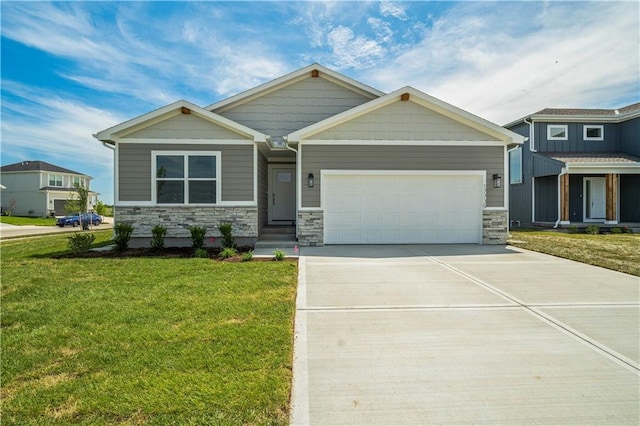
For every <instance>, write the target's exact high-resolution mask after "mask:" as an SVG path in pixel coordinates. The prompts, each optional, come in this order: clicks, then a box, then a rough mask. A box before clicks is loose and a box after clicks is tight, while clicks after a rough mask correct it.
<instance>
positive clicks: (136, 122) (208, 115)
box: [95, 100, 266, 142]
mask: <svg viewBox="0 0 640 426" xmlns="http://www.w3.org/2000/svg"><path fill="white" fill-rule="evenodd" d="M182 108H188V109H189V110H190V111H191V113H193V114H194V115H197V116H198V117H200V118H202V119H204V120H207V121H210V122H212V123H214V124H216V125H219V126H221V127H224V128H226V129H228V130H230V131H232V132H235V133H238V134H240V135H242V136H246V137H249V138H253V140H254V141H255V142H264V141H266V135H264V134H263V133H260V132H258V131H256V130H253V129H251V128H249V127H247V126H244V125H242V124H240V123H236V122H235V121H233V120H229V119H228V118H226V117H223V116H221V115H218V114H215V113H213V112H211V111H207V110H206V109H204V108H201V107H199V106H197V105H195V104H192V103H191V102H188V101H185V100H179V101H176V102H174V103H172V104H169V105H166V106H164V107H162V108H159V109H157V110H155V111H151V112H149V113H147V114H144V115H141V116H139V117H136V118H134V119H131V120H129V121H125V122H124V123H120V124H118V125H117V126H114V127H110V128H108V129H106V130H103V131H101V132H98V133H97V134H96V135H95V137H96V138H97V139H98V140H101V141H103V142H114V141H115V140H116V139H117V138H119V137H120V138H121V137H123V136H126V135H127V134H130V133H132V132H135V131H137V130H140V129H143V128H145V127H147V126H150V125H152V124H155V123H157V122H159V121H162V120H166V119H167V118H171V117H174V116H176V115H178V114H180V113H181V111H182Z"/></svg>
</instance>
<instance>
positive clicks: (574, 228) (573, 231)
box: [569, 226, 578, 234]
mask: <svg viewBox="0 0 640 426" xmlns="http://www.w3.org/2000/svg"><path fill="white" fill-rule="evenodd" d="M569 233H570V234H577V233H578V227H577V226H570V227H569Z"/></svg>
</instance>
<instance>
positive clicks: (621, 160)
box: [544, 152, 640, 164]
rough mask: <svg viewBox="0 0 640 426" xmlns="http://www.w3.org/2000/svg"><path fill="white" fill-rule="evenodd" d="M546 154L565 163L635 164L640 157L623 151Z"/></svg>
mask: <svg viewBox="0 0 640 426" xmlns="http://www.w3.org/2000/svg"><path fill="white" fill-rule="evenodd" d="M544 155H546V156H547V157H551V158H553V159H554V160H558V161H562V162H563V163H574V164H575V163H589V164H591V163H607V164H614V163H615V164H634V163H640V158H638V157H634V156H633V155H629V154H625V153H623V152H545V153H544Z"/></svg>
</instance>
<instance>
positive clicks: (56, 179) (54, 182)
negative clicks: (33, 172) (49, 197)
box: [49, 174, 62, 188]
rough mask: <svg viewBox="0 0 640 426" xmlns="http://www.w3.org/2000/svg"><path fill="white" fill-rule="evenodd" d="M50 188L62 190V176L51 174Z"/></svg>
mask: <svg viewBox="0 0 640 426" xmlns="http://www.w3.org/2000/svg"><path fill="white" fill-rule="evenodd" d="M49 186H57V187H59V188H62V175H54V174H49Z"/></svg>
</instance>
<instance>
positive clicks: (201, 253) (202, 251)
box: [193, 248, 209, 258]
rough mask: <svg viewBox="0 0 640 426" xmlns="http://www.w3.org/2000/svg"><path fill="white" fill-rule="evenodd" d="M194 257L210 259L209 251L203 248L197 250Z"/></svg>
mask: <svg viewBox="0 0 640 426" xmlns="http://www.w3.org/2000/svg"><path fill="white" fill-rule="evenodd" d="M193 255H194V256H195V257H200V258H205V257H209V253H208V252H207V250H205V249H203V248H198V249H195V251H194V252H193Z"/></svg>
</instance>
